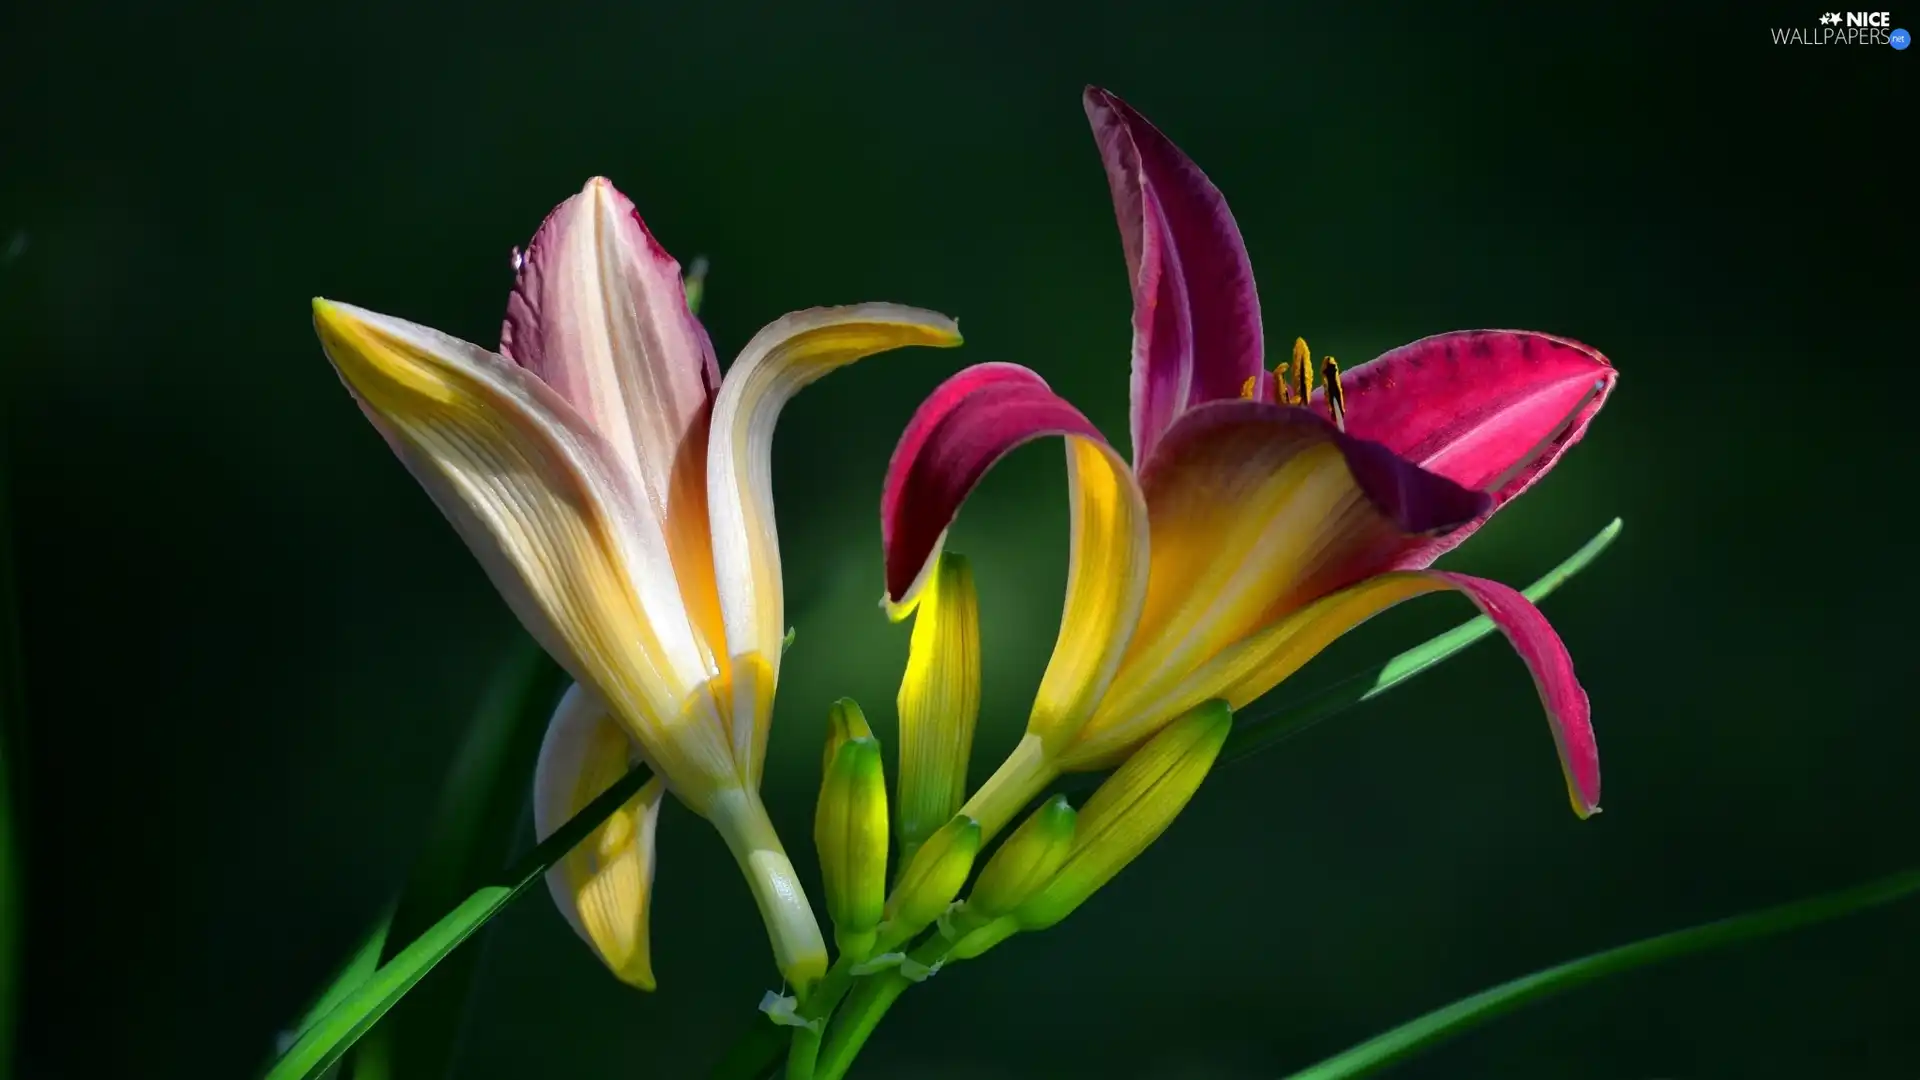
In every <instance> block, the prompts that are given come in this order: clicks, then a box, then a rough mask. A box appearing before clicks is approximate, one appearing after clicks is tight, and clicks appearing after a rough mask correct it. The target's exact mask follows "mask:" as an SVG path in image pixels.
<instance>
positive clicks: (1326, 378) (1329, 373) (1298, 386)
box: [1240, 338, 1347, 431]
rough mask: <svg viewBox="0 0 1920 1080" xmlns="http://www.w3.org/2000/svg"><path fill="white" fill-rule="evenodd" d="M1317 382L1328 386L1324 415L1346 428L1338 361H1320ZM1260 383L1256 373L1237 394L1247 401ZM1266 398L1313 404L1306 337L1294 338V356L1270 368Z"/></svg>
mask: <svg viewBox="0 0 1920 1080" xmlns="http://www.w3.org/2000/svg"><path fill="white" fill-rule="evenodd" d="M1320 381H1321V382H1323V383H1325V384H1326V388H1327V415H1329V416H1330V417H1332V418H1333V422H1334V425H1335V426H1336V427H1338V428H1339V429H1340V430H1341V431H1345V430H1347V389H1346V387H1345V385H1343V384H1342V383H1341V381H1340V364H1339V362H1338V361H1336V360H1335V359H1334V358H1333V357H1331V356H1328V357H1325V358H1323V359H1322V360H1321V362H1320ZM1259 383H1260V379H1259V377H1258V376H1255V377H1254V378H1251V379H1248V380H1247V381H1246V384H1245V385H1244V386H1242V387H1241V388H1240V396H1241V397H1243V398H1247V399H1249V400H1251V399H1253V398H1254V397H1256V396H1257V395H1258V394H1259V389H1258V387H1259ZM1267 397H1268V400H1270V401H1271V402H1273V403H1274V404H1275V405H1292V406H1295V407H1296V408H1303V409H1306V408H1312V407H1313V351H1312V350H1310V349H1308V348H1307V339H1306V338H1294V339H1293V359H1292V360H1283V361H1281V363H1280V366H1279V367H1276V368H1274V369H1273V383H1272V387H1271V389H1270V392H1269V393H1268V395H1267Z"/></svg>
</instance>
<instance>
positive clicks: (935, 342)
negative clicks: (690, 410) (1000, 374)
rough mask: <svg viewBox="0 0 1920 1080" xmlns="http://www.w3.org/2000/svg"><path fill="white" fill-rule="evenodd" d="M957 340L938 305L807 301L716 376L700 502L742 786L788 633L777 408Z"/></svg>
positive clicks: (752, 770) (752, 777)
mask: <svg viewBox="0 0 1920 1080" xmlns="http://www.w3.org/2000/svg"><path fill="white" fill-rule="evenodd" d="M958 344H960V330H959V328H958V327H957V326H955V325H954V323H953V320H951V319H949V318H947V317H946V316H944V315H940V314H938V313H936V312H932V311H922V310H920V309H918V308H909V307H901V306H899V305H895V304H858V305H854V306H852V307H839V308H814V309H811V310H808V311H801V312H796V313H794V314H791V315H787V316H785V317H783V318H780V319H778V320H776V321H775V322H773V323H772V324H771V325H769V326H768V327H767V328H766V329H764V330H762V331H760V333H759V334H757V335H755V336H754V339H753V340H752V341H750V342H748V343H747V347H746V348H745V349H743V350H742V351H741V353H740V358H739V359H738V360H736V361H734V364H733V367H732V368H731V369H730V370H729V371H728V372H727V377H726V379H725V380H724V381H723V382H722V384H721V387H720V394H719V398H718V400H717V401H716V402H715V404H714V412H713V431H712V435H711V438H710V442H709V446H710V450H709V453H708V457H707V470H708V471H707V502H708V506H709V508H710V510H711V513H712V524H713V555H714V570H715V575H716V578H717V580H718V583H719V595H720V610H721V612H722V615H723V618H724V620H725V624H726V638H727V646H728V649H729V651H730V652H731V654H732V658H733V663H734V673H733V678H732V679H731V683H732V694H733V701H732V713H731V715H732V717H733V731H732V733H731V738H732V741H733V748H734V755H735V758H736V760H737V761H738V762H739V764H740V768H741V775H742V776H743V777H744V778H745V779H746V781H747V783H748V784H749V785H754V784H757V782H758V777H759V774H760V761H761V758H762V756H763V754H764V752H765V747H766V737H767V721H768V718H769V716H770V715H771V710H772V708H773V687H774V684H775V682H776V681H777V677H778V675H779V666H780V642H781V639H782V638H784V637H785V636H786V632H787V627H786V622H785V618H786V616H785V610H784V601H783V597H782V593H781V580H780V545H779V537H778V535H777V534H776V532H775V529H774V520H773V476H772V456H773V430H774V425H775V424H776V422H778V420H779V419H780V411H781V410H782V409H783V408H785V407H786V404H787V402H788V401H790V400H792V398H793V396H794V395H795V394H797V393H799V392H800V390H801V389H802V388H803V387H805V386H807V385H808V384H809V383H812V382H813V381H814V380H816V379H818V378H820V377H821V376H823V375H825V374H827V373H828V372H830V371H833V370H835V369H837V368H841V367H844V366H846V365H848V364H851V363H853V362H854V361H856V360H859V359H861V358H863V357H867V356H872V355H873V354H874V353H880V352H886V351H888V350H890V349H898V348H902V347H905V346H908V345H932V346H954V345H958Z"/></svg>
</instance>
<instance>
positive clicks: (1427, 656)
mask: <svg viewBox="0 0 1920 1080" xmlns="http://www.w3.org/2000/svg"><path fill="white" fill-rule="evenodd" d="M1620 529H1621V524H1620V519H1619V518H1614V519H1613V521H1612V522H1611V523H1610V524H1608V525H1607V527H1606V528H1604V529H1601V530H1600V532H1599V533H1598V534H1596V535H1595V536H1594V538H1593V539H1591V540H1589V541H1587V542H1586V543H1585V544H1584V545H1582V546H1581V548H1580V550H1579V551H1576V552H1574V553H1573V554H1572V555H1569V556H1567V558H1566V560H1565V561H1563V562H1562V563H1561V564H1560V565H1559V566H1556V567H1554V568H1553V569H1552V570H1549V571H1547V573H1546V575H1545V576H1544V577H1542V578H1541V579H1540V580H1538V581H1536V582H1534V583H1533V584H1531V585H1529V586H1527V587H1526V589H1525V590H1524V591H1525V593H1526V597H1527V599H1529V600H1531V601H1533V602H1534V603H1536V604H1537V603H1539V602H1540V601H1541V600H1543V599H1545V598H1546V597H1547V596H1548V595H1549V594H1551V593H1552V592H1553V591H1554V590H1555V589H1558V588H1559V587H1560V586H1561V585H1564V584H1566V582H1567V580H1568V579H1569V578H1571V577H1573V575H1575V574H1577V573H1579V572H1580V571H1582V570H1585V569H1586V568H1587V565H1588V564H1589V563H1591V562H1593V560H1594V559H1596V558H1598V557H1599V555H1600V553H1601V552H1603V551H1605V550H1607V546H1608V545H1609V544H1612V543H1613V541H1614V539H1615V538H1616V537H1618V536H1619V535H1620ZM1491 633H1493V620H1492V619H1489V618H1487V617H1486V616H1485V615H1477V616H1475V617H1474V618H1472V619H1469V620H1467V621H1466V622H1464V623H1461V624H1460V625H1459V626H1456V627H1454V628H1453V629H1451V630H1448V631H1447V632H1446V633H1444V634H1441V635H1439V636H1438V637H1435V638H1432V639H1430V640H1429V641H1427V643H1426V644H1424V645H1420V646H1418V647H1416V648H1412V649H1408V650H1407V651H1406V652H1403V653H1401V654H1400V655H1398V656H1396V657H1394V658H1393V659H1391V660H1389V661H1387V662H1386V663H1384V664H1382V665H1380V666H1379V667H1376V668H1373V669H1371V670H1368V671H1363V672H1360V673H1359V674H1357V675H1352V676H1349V677H1348V678H1345V679H1342V680H1341V681H1339V682H1337V683H1335V684H1334V685H1332V686H1330V687H1328V688H1326V689H1325V690H1322V691H1320V692H1319V693H1317V694H1315V695H1313V696H1312V697H1309V698H1307V699H1306V700H1305V701H1301V702H1297V703H1295V704H1292V705H1287V706H1283V707H1281V708H1279V709H1276V710H1274V711H1273V712H1269V713H1266V714H1265V715H1259V714H1257V713H1252V712H1243V713H1241V714H1239V715H1238V716H1236V717H1235V719H1234V725H1233V735H1232V736H1231V737H1229V738H1228V739H1227V746H1226V749H1224V750H1222V751H1221V752H1220V761H1221V762H1222V763H1225V762H1228V761H1237V760H1239V759H1240V758H1244V757H1247V756H1248V755H1251V754H1256V753H1258V752H1260V751H1262V750H1266V749H1268V748H1270V747H1272V746H1274V745H1276V744H1278V743H1282V742H1285V741H1286V740H1288V739H1291V738H1293V737H1294V736H1295V735H1298V734H1300V733H1301V732H1303V731H1305V730H1307V729H1308V728H1310V727H1312V726H1313V725H1315V724H1318V723H1319V722H1320V721H1322V720H1325V719H1327V718H1328V717H1330V716H1333V715H1335V714H1337V713H1340V712H1344V711H1346V710H1347V709H1350V708H1352V707H1353V706H1355V705H1358V704H1360V703H1361V702H1365V701H1372V700H1373V699H1374V698H1377V697H1379V696H1380V695H1381V694H1384V693H1386V692H1387V691H1389V690H1391V689H1393V688H1394V687H1396V686H1399V685H1400V684H1401V683H1404V682H1406V681H1407V680H1408V679H1411V678H1413V677H1414V676H1415V675H1418V674H1420V673H1421V672H1423V671H1426V670H1427V669H1428V668H1431V667H1433V666H1434V665H1435V664H1438V663H1440V662H1441V661H1443V660H1446V659H1449V658H1451V657H1452V656H1453V655H1454V654H1455V653H1458V652H1459V651H1460V650H1462V649H1464V648H1466V647H1467V646H1469V645H1471V644H1473V643H1474V642H1476V641H1479V640H1480V639H1481V638H1483V637H1486V636H1487V635H1488V634H1491Z"/></svg>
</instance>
